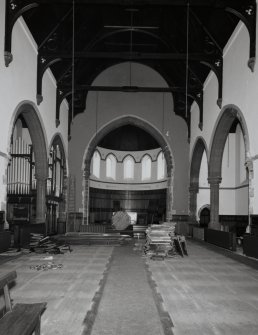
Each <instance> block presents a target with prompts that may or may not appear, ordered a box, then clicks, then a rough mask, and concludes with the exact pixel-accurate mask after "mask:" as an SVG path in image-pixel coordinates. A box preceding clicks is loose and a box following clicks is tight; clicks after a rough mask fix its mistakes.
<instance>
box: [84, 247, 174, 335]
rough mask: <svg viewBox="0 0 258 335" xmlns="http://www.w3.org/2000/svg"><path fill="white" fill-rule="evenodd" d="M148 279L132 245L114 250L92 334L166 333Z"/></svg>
mask: <svg viewBox="0 0 258 335" xmlns="http://www.w3.org/2000/svg"><path fill="white" fill-rule="evenodd" d="M148 276H149V275H148V271H146V264H145V260H144V259H143V258H141V257H140V254H139V253H137V252H135V251H133V249H132V246H123V247H117V248H115V249H114V252H113V256H112V260H111V262H110V265H109V270H108V273H107V277H106V280H105V285H104V290H103V294H101V297H99V299H100V301H99V304H98V308H97V310H96V316H95V320H94V322H93V326H92V329H91V331H90V334H91V335H136V334H137V335H145V334H146V335H164V334H165V333H166V332H165V333H164V331H163V327H164V325H163V326H162V323H161V319H160V313H159V311H158V309H157V306H156V304H155V300H154V296H153V292H152V288H151V287H150V279H149V278H148ZM171 334H172V332H171Z"/></svg>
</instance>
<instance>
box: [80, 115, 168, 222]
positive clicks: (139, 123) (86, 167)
mask: <svg viewBox="0 0 258 335" xmlns="http://www.w3.org/2000/svg"><path fill="white" fill-rule="evenodd" d="M124 125H133V126H136V127H138V128H140V129H143V130H144V131H146V132H147V133H149V134H150V135H151V136H153V138H154V139H155V140H156V141H157V142H158V144H159V145H160V148H161V150H162V152H163V153H164V158H165V160H166V166H167V181H166V199H167V200H166V219H168V220H169V219H172V206H173V168H174V163H173V161H174V159H173V155H172V152H171V150H170V148H169V146H168V144H167V142H166V140H165V138H164V137H163V135H162V134H161V133H160V132H159V131H158V130H157V129H155V128H154V127H153V126H152V125H150V124H149V123H147V122H146V121H144V120H142V119H140V118H137V117H134V116H126V117H122V118H119V119H116V120H114V121H113V122H110V123H109V124H107V125H106V126H104V127H103V128H102V129H100V130H99V131H98V133H97V134H96V136H95V137H94V138H93V139H92V140H91V142H90V144H89V146H88V147H87V149H86V150H85V154H84V160H83V179H84V181H83V217H84V223H86V224H88V223H89V176H90V166H91V159H92V155H93V153H94V151H95V149H96V146H97V145H98V143H99V142H100V141H101V139H103V138H104V137H105V136H106V135H107V134H109V133H110V132H111V131H112V130H114V129H118V128H119V127H122V126H124ZM127 157H130V156H129V155H128V156H127ZM124 162H125V160H124ZM133 162H134V164H135V161H134V159H133Z"/></svg>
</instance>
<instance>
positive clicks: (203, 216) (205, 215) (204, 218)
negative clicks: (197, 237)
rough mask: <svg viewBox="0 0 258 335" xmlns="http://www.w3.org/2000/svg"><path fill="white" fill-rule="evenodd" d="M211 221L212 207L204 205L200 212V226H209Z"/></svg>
mask: <svg viewBox="0 0 258 335" xmlns="http://www.w3.org/2000/svg"><path fill="white" fill-rule="evenodd" d="M209 222H210V209H209V208H207V207H204V208H203V209H202V210H201V213H200V227H203V228H205V227H208V225H209Z"/></svg>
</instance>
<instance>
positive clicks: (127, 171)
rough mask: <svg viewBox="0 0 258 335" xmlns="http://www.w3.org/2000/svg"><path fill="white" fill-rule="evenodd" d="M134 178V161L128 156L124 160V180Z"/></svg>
mask: <svg viewBox="0 0 258 335" xmlns="http://www.w3.org/2000/svg"><path fill="white" fill-rule="evenodd" d="M133 177H134V160H133V158H132V157H130V156H128V157H126V158H125V160H124V178H125V179H133Z"/></svg>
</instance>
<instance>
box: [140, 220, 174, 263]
mask: <svg viewBox="0 0 258 335" xmlns="http://www.w3.org/2000/svg"><path fill="white" fill-rule="evenodd" d="M175 226H176V223H175V222H164V223H162V224H153V225H151V226H150V227H149V228H148V229H147V230H146V243H145V248H144V251H145V254H146V255H149V256H151V257H166V256H167V255H168V252H169V251H173V248H174V243H173V241H174V236H175Z"/></svg>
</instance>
